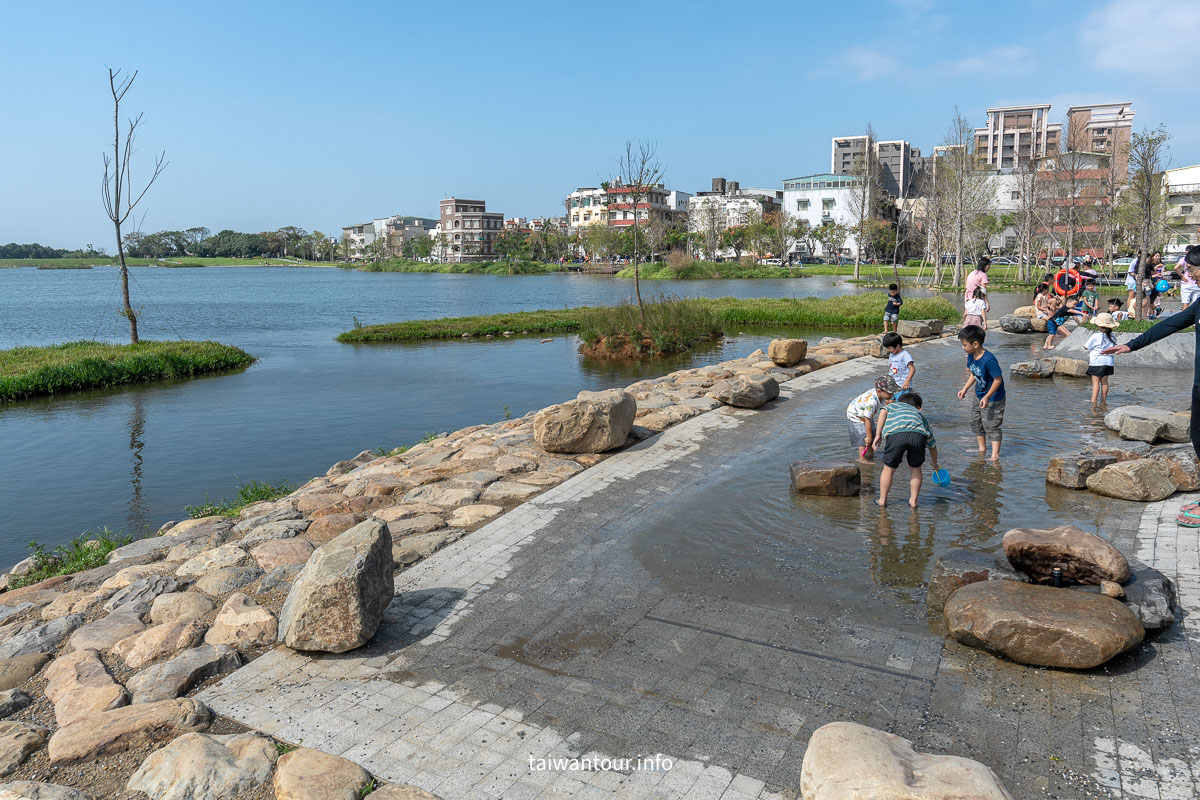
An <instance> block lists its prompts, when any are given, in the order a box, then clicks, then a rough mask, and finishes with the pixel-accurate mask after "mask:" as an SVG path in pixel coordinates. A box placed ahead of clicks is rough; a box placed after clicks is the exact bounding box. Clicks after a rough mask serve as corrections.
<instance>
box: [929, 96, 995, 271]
mask: <svg viewBox="0 0 1200 800" xmlns="http://www.w3.org/2000/svg"><path fill="white" fill-rule="evenodd" d="M942 149H943V152H944V153H945V155H943V156H942V159H941V161H939V162H938V169H939V179H941V180H942V183H941V185H940V186H939V187H938V190H939V191H944V193H945V196H944V200H945V202H944V204H943V210H944V211H945V213H946V214H947V217H948V222H949V225H948V226H947V227H948V229H949V233H950V235H949V236H948V237H947V238H948V239H950V240H953V242H954V286H955V288H957V287H959V286H962V285H963V283H962V281H963V251H964V249H965V248H966V247H968V246H969V245H970V243H971V239H972V237H973V236H974V235H976V234H977V233H978V231H977V228H978V222H979V219H980V218H981V217H982V216H984V215H985V214H988V213H993V209H992V206H993V205H994V204H995V193H994V192H993V191H992V190H991V188H990V187H989V185H988V181H987V177H986V175H984V174H983V173H982V172H981V171H980V170H979V168H978V162H977V160H976V155H975V129H974V128H973V127H972V126H971V123H970V122H968V121H967V119H966V117H964V116H963V115H962V112H960V111H959V110H958V106H955V107H954V116H953V117H952V118H951V120H950V125H949V127H948V128H947V129H946V137H945V139H944V147H943V148H942ZM993 215H994V214H993ZM939 261H940V259H939Z"/></svg>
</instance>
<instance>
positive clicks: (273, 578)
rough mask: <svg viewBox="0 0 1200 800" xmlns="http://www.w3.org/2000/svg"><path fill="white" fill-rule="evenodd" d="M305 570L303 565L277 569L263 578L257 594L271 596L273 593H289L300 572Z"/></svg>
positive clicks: (290, 565)
mask: <svg viewBox="0 0 1200 800" xmlns="http://www.w3.org/2000/svg"><path fill="white" fill-rule="evenodd" d="M302 569H304V565H303V564H287V565H285V566H282V567H276V568H275V569H273V570H271V571H270V572H268V573H267V574H266V575H264V576H263V579H262V580H261V581H259V583H258V589H256V590H255V592H254V593H255V594H271V593H272V592H280V591H284V592H286V591H288V590H289V589H291V588H292V584H293V583H295V582H296V578H297V577H298V576H299V575H300V570H302Z"/></svg>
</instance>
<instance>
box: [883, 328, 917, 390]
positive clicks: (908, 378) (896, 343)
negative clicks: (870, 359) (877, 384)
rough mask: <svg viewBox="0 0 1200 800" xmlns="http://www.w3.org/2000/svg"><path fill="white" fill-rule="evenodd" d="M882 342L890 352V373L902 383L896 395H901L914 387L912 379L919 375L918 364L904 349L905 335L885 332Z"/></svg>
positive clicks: (884, 347)
mask: <svg viewBox="0 0 1200 800" xmlns="http://www.w3.org/2000/svg"><path fill="white" fill-rule="evenodd" d="M880 344H882V345H883V349H884V350H887V352H888V374H890V375H891V376H892V378H893V379H894V380H895V381H896V383H897V384H899V385H900V389H899V390H898V391H897V392H896V397H900V395H902V394H904V393H905V392H907V391H909V390H910V389H911V388H912V380H913V378H915V377H916V376H917V365H916V364H914V363H913V357H912V356H911V355H910V354H909V352H908V351H907V350H905V349H904V337H903V336H901V335H900V334H898V333H885V334H884V335H883V339H881V340H880Z"/></svg>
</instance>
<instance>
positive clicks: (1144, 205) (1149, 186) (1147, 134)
mask: <svg viewBox="0 0 1200 800" xmlns="http://www.w3.org/2000/svg"><path fill="white" fill-rule="evenodd" d="M1170 138H1171V135H1170V134H1169V133H1167V129H1166V128H1164V127H1163V126H1162V125H1159V126H1158V127H1157V128H1155V129H1154V130H1151V131H1143V132H1142V133H1135V134H1133V136H1132V137H1131V141H1130V145H1129V193H1130V201H1131V202H1132V203H1133V205H1134V206H1135V207H1136V208H1137V209H1138V214H1139V218H1138V222H1139V226H1140V228H1141V235H1142V254H1143V262H1142V264H1140V265H1139V268H1138V281H1137V289H1136V290H1135V291H1136V298H1135V300H1134V309H1135V314H1136V319H1141V318H1142V295H1143V292H1142V288H1143V287H1142V283H1143V282H1142V280H1141V275H1142V274H1143V272H1142V271H1143V270H1144V268H1145V264H1146V261H1145V260H1146V259H1149V258H1150V255H1151V253H1153V252H1154V245H1155V240H1154V239H1153V238H1152V237H1153V235H1154V233H1155V228H1156V227H1157V226H1156V220H1158V219H1160V218H1161V217H1162V216H1163V209H1164V206H1165V197H1164V193H1163V181H1164V177H1165V176H1164V175H1163V173H1164V172H1166V169H1167V163H1168V159H1169V155H1170V154H1169V148H1168V145H1167V142H1168V141H1169V140H1170Z"/></svg>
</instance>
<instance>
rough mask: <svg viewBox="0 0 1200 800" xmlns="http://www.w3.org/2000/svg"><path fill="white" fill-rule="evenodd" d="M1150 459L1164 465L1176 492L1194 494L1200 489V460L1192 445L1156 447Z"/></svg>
mask: <svg viewBox="0 0 1200 800" xmlns="http://www.w3.org/2000/svg"><path fill="white" fill-rule="evenodd" d="M1150 458H1151V459H1153V460H1155V461H1158V462H1160V463H1162V464H1163V465H1164V466H1166V468H1167V472H1168V473H1170V475H1171V480H1172V481H1173V482H1174V483H1175V489H1176V491H1180V492H1194V491H1196V490H1197V489H1200V459H1197V458H1196V451H1195V449H1194V448H1193V447H1192V446H1191V445H1190V444H1173V445H1166V446H1164V447H1156V448H1154V450H1153V451H1152V452H1151V453H1150Z"/></svg>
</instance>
